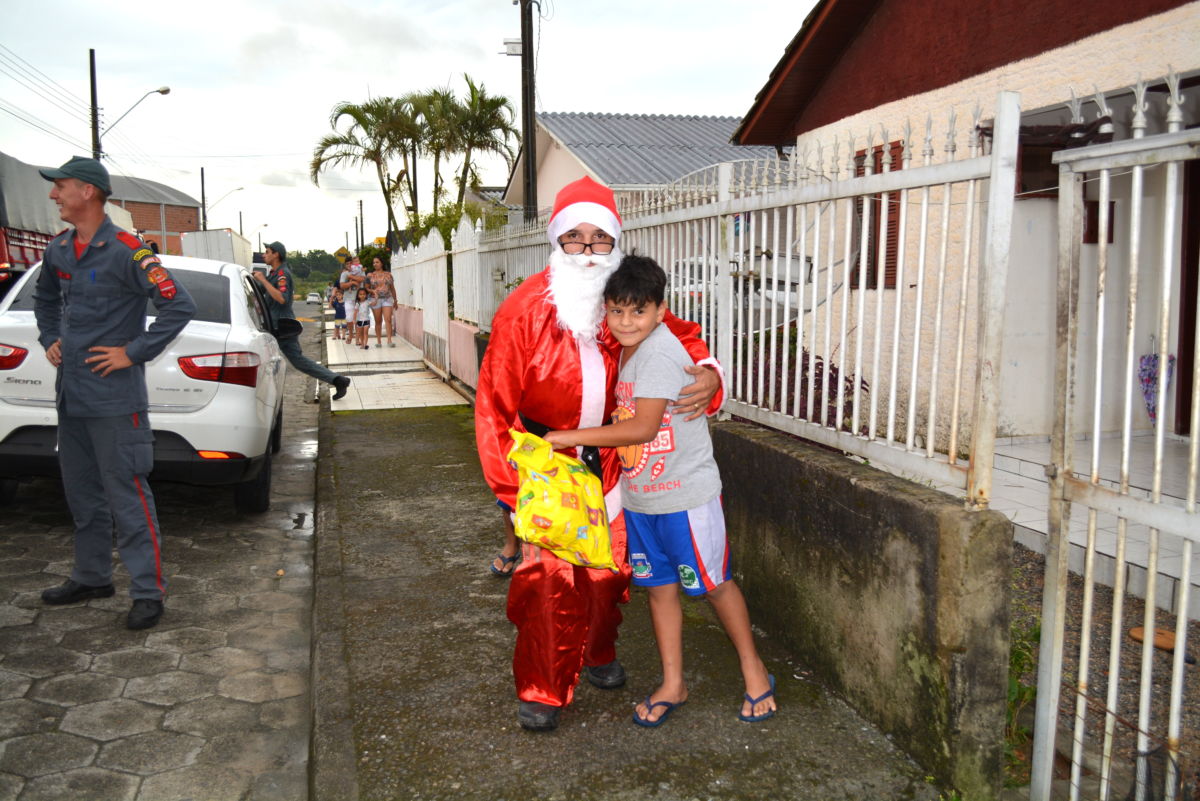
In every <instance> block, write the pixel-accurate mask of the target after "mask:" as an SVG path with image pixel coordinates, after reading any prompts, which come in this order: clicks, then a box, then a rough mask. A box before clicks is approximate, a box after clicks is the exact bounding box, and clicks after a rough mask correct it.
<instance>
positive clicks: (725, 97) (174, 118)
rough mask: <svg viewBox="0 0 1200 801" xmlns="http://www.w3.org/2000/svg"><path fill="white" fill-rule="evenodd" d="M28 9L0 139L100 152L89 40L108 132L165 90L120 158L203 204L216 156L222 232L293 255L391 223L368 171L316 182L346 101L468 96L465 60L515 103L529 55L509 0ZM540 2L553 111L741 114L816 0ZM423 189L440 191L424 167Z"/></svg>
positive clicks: (547, 101) (543, 67)
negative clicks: (517, 42)
mask: <svg viewBox="0 0 1200 801" xmlns="http://www.w3.org/2000/svg"><path fill="white" fill-rule="evenodd" d="M17 3H18V0H0V7H5V8H6V9H7V13H4V15H3V16H4V25H3V27H2V29H0V150H2V151H3V152H5V153H7V154H9V155H10V156H13V157H15V158H17V159H20V160H22V161H25V162H28V163H31V164H37V165H47V164H53V165H58V164H61V163H62V162H65V161H66V160H67V159H68V158H69V157H70V156H72V155H75V154H80V155H90V152H91V134H90V123H89V119H88V106H89V103H90V90H89V87H88V49H89V48H94V49H95V50H96V68H97V75H98V79H97V83H98V95H99V106H100V107H101V115H102V124H101V129H102V130H104V129H105V126H106V125H111V124H112V123H115V122H117V118H118V117H120V116H121V114H122V113H124V112H125V111H126V110H127V109H129V108H130V107H131V106H132V105H133V104H134V103H135V102H137V101H138V99H139V98H141V97H142V96H143V95H144V94H145V93H146V92H148V91H150V90H152V89H155V88H157V87H159V86H163V85H166V86H169V87H171V92H170V94H169V95H166V96H160V95H157V94H155V95H151V96H150V97H147V98H146V99H145V100H143V101H142V102H141V104H140V105H138V106H137V108H136V109H134V110H133V111H132V113H130V114H129V115H128V116H127V117H125V118H124V119H123V120H121V121H120V124H119V125H117V126H116V127H114V128H113V130H112V131H111V132H109V133H106V134H105V136H104V137H103V145H104V151H105V153H106V155H107V157H108V158H109V160H108V162H107V164H108V167H109V169H110V170H112V171H113V172H114V173H116V174H122V175H131V176H135V177H143V178H149V179H151V180H155V181H160V182H162V183H164V184H167V185H169V186H172V187H174V188H176V189H179V190H181V191H183V192H186V193H188V194H189V195H192V196H193V197H195V198H196V199H197V200H199V198H200V169H201V168H202V167H203V168H204V173H205V186H206V194H207V198H208V204H209V209H210V212H209V227H210V228H216V227H232V228H234V229H235V230H236V229H237V228H238V225H239V212H240V213H241V225H242V230H243V232H244V234H245V235H246V236H247V238H249V239H250V240H251V241H252V242H254V243H255V244H256V245H257V239H258V236H259V235H260V234H261V236H262V238H263V240H264V241H273V240H280V241H282V242H283V243H284V244H285V245H286V246H287V248H288V249H289V250H310V249H314V248H321V249H324V250H329V251H333V250H336V249H337V248H338V247H340V246H341V245H342V244H344V243H345V241H346V237H347V232H349V240H350V243H351V245H353V242H354V234H353V229H352V225H353V221H354V217H355V215H356V214H357V213H358V201H359V200H360V199H361V200H363V201H364V218H365V222H366V233H367V238H368V239H370V238H373V237H375V236H382V235H383V234H384V232H385V228H386V219H385V215H384V210H383V204H382V199H381V196H380V193H379V190H378V188H377V184H376V183H375V178H374V176H373V173H368V172H360V171H356V170H338V171H333V172H328V173H325V174H323V175H322V177H321V184H320V187H319V188H318V187H315V186H313V184H312V182H311V181H310V180H309V177H308V162H309V159H310V158H311V155H312V150H313V147H314V145H315V144H316V142H317V141H318V140H319V139H320V138H321V137H322V136H323V135H325V134H326V133H329V132H330V127H329V112H330V110H331V109H332V108H333V106H334V105H336V104H337V103H339V102H341V101H351V102H361V101H363V100H366V99H367V98H369V97H371V96H378V95H400V94H403V93H405V92H410V91H421V90H425V89H430V88H434V87H445V86H449V87H450V88H451V89H453V90H455V91H456V92H459V93H461V90H462V87H463V79H462V75H463V73H464V72H465V73H467V74H469V75H471V76H472V78H474V79H475V81H476V82H477V83H482V84H483V85H484V86H485V87H486V89H487V90H488V92H489V93H491V94H500V95H506V96H508V97H509V98H510V99H511V100H512V101H513V105H514V107H515V108H517V111H518V113H519V102H520V93H521V85H520V59H519V58H515V57H506V56H504V55H500V53H501V51H502V50H503V40H504V39H506V38H519V36H520V15H519V10H518V7H517V6H515V5H513V4H512V0H424V1H423V2H422V1H420V0H399V1H398V0H389V1H387V2H384V1H383V0H358V2H351V3H329V2H315V1H314V0H287V2H283V1H282V0H279V1H276V0H237V2H232V1H231V0H208V1H207V2H204V3H198V4H196V3H191V4H173V3H163V2H161V1H157V2H144V1H143V0H110V2H107V3H101V4H96V3H89V4H85V3H82V2H63V0H36V2H22V3H20V6H21V10H20V13H14V12H13V9H14V8H15V6H16V5H17ZM541 5H542V16H541V17H540V18H539V19H535V22H534V29H535V36H537V38H538V56H537V60H538V65H537V66H538V74H537V88H538V110H539V111H556V112H571V111H575V112H578V111H594V112H604V113H656V114H705V115H730V116H741V115H743V114H745V112H746V111H747V110H748V109H749V108H750V105H751V103H753V101H754V96H755V95H756V94H757V92H758V90H759V89H760V88H762V86H763V84H764V83H765V82H766V80H767V77H768V76H769V74H770V72H771V69H772V68H773V67H774V66H775V64H776V62H777V61H778V60H779V58H780V56H781V55H782V54H783V49H784V48H785V47H786V46H787V43H788V42H789V41H790V40H791V38H792V37H793V36H794V35H795V34H796V32H797V31H798V30H799V29H800V25H801V23H802V22H803V21H804V17H805V16H806V14H807V13H808V11H809V9H810V8H811V6H812V5H813V2H812V0H798V1H797V0H792V1H791V2H789V1H788V0H760V1H759V2H755V3H745V4H741V3H731V2H713V1H712V0H649V2H647V0H640V1H639V0H607V1H606V2H594V1H593V2H585V0H542V4H541ZM22 118H24V119H22ZM31 123H32V124H31ZM516 127H517V128H518V129H519V128H520V124H519V121H518V122H517V124H516ZM42 129H48V130H42ZM443 174H444V176H445V178H446V180H447V181H449V180H450V178H451V173H450V170H444V171H443ZM483 179H484V182H485V183H486V184H489V185H502V184H504V183H505V181H506V180H507V170H506V168H505V166H504V164H503V162H500V161H496V162H489V163H488V164H486V165H485V169H484V170H483ZM420 184H421V187H422V188H423V189H424V190H425V191H428V189H429V187H430V185H431V179H430V177H429V172H428V169H427V170H426V172H425V173H422V174H421V176H420ZM239 187H242V188H241V189H240V190H239V189H238V188H239ZM422 203H423V205H424V208H425V210H428V203H429V201H428V197H427V196H423V197H422ZM397 207H399V204H397ZM397 213H398V214H401V212H399V211H398V212H397ZM401 219H403V218H402V216H401ZM264 226H265V227H264Z"/></svg>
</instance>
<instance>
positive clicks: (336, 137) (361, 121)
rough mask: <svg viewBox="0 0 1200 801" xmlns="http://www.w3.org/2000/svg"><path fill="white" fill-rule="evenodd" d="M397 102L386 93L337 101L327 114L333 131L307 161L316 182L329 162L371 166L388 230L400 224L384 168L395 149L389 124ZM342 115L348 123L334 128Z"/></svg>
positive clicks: (393, 187) (389, 180)
mask: <svg viewBox="0 0 1200 801" xmlns="http://www.w3.org/2000/svg"><path fill="white" fill-rule="evenodd" d="M398 103H399V101H397V100H395V99H394V98H390V97H381V98H374V99H372V100H368V101H367V102H365V103H346V102H342V103H338V104H337V105H336V106H334V108H333V112H332V113H331V114H330V117H329V125H330V127H332V128H333V129H334V133H331V134H326V135H325V136H324V137H322V138H321V141H320V142H318V143H317V146H316V148H314V149H313V155H312V160H311V161H310V162H309V177H310V178H312V182H313V183H314V184H316V185H318V186H320V182H319V178H320V174H321V171H322V170H324V169H325V168H326V167H327V166H329V165H343V164H344V165H349V166H353V167H366V166H368V165H370V166H371V167H374V168H375V176H376V178H377V179H378V181H379V189H380V191H381V192H382V193H383V202H384V205H385V206H386V208H387V221H388V231H389V232H390V231H397V230H399V228H400V226H399V225H397V223H396V214H395V212H394V211H393V210H392V197H393V196H394V194H395V192H396V185H395V183H394V182H393V181H392V179H391V177H390V175H389V170H388V162H389V159H391V158H392V157H393V156H394V155H395V154H396V153H397V152H398V150H399V148H398V146H397V140H396V138H395V131H394V130H393V127H392V123H393V121H394V117H395V116H396V112H397V105H398ZM343 118H348V119H349V120H350V125H349V127H348V128H347V129H346V130H345V131H338V123H339V122H341V120H342V119H343Z"/></svg>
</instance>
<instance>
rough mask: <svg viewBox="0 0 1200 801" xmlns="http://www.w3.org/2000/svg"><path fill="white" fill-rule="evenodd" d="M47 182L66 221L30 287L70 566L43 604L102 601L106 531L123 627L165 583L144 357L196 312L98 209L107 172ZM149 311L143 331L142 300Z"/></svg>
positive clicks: (108, 574)
mask: <svg viewBox="0 0 1200 801" xmlns="http://www.w3.org/2000/svg"><path fill="white" fill-rule="evenodd" d="M40 172H41V174H42V177H43V178H45V179H46V180H48V181H53V182H54V188H53V189H51V190H50V199H51V200H53V201H54V202H55V203H56V204H58V208H59V214H60V215H61V217H62V219H63V220H65V221H66V222H68V223H71V224H72V225H74V230H72V229H67V230H66V231H63V232H62V233H60V234H59V235H58V236H56V237H55V238H54V239H53V240H51V242H50V244H49V245H48V246H47V247H46V252H45V255H44V256H43V258H42V268H41V272H40V273H39V274H38V277H37V288H36V292H35V293H34V311H35V314H36V317H37V325H38V340H39V341H40V342H41V343H42V346H43V347H44V348H45V349H46V358H47V359H49V360H50V363H51V364H53V365H54V366H55V367H57V368H58V375H57V381H56V384H55V395H56V403H57V407H58V461H59V467H60V469H61V472H62V479H63V489H64V491H65V493H66V497H67V504H68V506H69V507H70V509H71V516H72V517H73V518H74V520H75V566H74V568H73V569H72V571H71V577H70V578H69V579H67V581H66V582H65V583H63V584H62V585H61V586H59V587H54V588H52V589H49V590H46V591H45V592H43V593H42V600H43V601H44V602H45V603H48V604H69V603H75V602H78V601H83V600H86V599H88V598H107V597H109V596H111V595H112V594H113V592H114V589H113V584H112V571H113V566H112V545H113V526H114V523H115V526H116V532H117V539H116V544H117V550H118V552H119V553H120V556H121V561H122V562H123V563H124V564H125V567H126V568H127V569H128V571H129V575H130V588H129V594H130V597H131V598H132V599H133V605H132V607H131V608H130V610H129V615H128V616H127V618H126V625H127V626H128V627H129V628H131V629H144V628H149V627H151V626H153V625H155V624H156V623H158V620H159V618H160V617H162V613H163V597H164V595H165V593H166V580H165V579H164V578H163V573H162V550H161V537H160V533H159V530H158V517H157V515H156V513H155V509H154V495H153V494H152V493H151V491H150V485H149V483H148V482H147V481H146V475H147V474H148V473H149V472H150V470H151V468H152V467H153V465H154V434H153V432H152V431H151V430H150V420H149V418H148V416H147V407H148V405H149V400H148V397H147V393H146V372H145V363H146V362H148V361H150V360H151V359H153V358H154V357H155V356H157V355H158V354H159V353H161V352H162V351H163V349H164V348H166V346H167V344H168V343H170V341H171V340H172V339H174V338H175V337H176V335H178V334H179V332H180V331H181V330H183V327H184V326H185V325H187V323H188V320H190V319H191V318H192V315H193V314H195V311H196V306H195V304H194V303H193V302H192V298H191V296H190V295H188V292H187V290H186V289H184V287H182V286H181V285H179V284H176V283H175V282H174V280H172V278H171V274H170V273H169V272H168V271H167V269H166V268H165V267H163V266H162V264H161V263H160V262H159V259H158V256H156V255H155V254H154V252H153V251H152V250H151V249H150V248H148V247H146V245H145V244H144V243H143V242H142V241H141V240H140V239H138V238H137V237H136V236H134V235H133V234H130V233H128V232H126V231H123V230H121V229H119V228H117V227H116V226H115V225H113V222H112V220H110V219H109V218H108V215H106V214H105V213H104V202H105V200H106V199H107V197H108V195H109V194H111V192H112V189H111V184H110V182H109V178H108V170H106V169H105V168H104V165H102V164H101V163H100V162H99V161H96V160H95V159H89V158H83V157H81V156H75V157H73V158H72V159H71V160H70V161H68V162H67V163H66V164H64V165H62V166H61V167H59V168H58V169H44V170H41V171H40ZM147 298H151V299H152V300H153V302H154V306H155V308H156V309H157V313H158V315H157V318H156V319H155V321H154V323H153V324H152V325H150V327H149V328H148V329H147V328H146V299H147Z"/></svg>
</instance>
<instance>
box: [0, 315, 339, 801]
mask: <svg viewBox="0 0 1200 801" xmlns="http://www.w3.org/2000/svg"><path fill="white" fill-rule="evenodd" d="M306 329H307V330H306V332H305V334H304V346H305V349H306V350H308V351H309V352H310V354H313V353H315V352H318V349H319V341H318V339H317V327H316V326H315V325H309V326H306ZM312 385H313V382H312V380H311V379H309V378H307V377H306V376H304V375H302V374H301V373H298V372H296V371H294V370H291V371H289V373H288V379H287V398H286V400H285V406H284V420H285V423H284V444H283V450H282V451H281V452H280V453H279V454H277V455H276V457H275V461H274V488H273V492H272V496H273V497H272V504H271V510H270V511H269V512H267V513H265V514H262V515H250V516H239V515H238V514H237V513H236V512H235V511H234V508H233V494H232V490H231V489H229V488H223V487H207V488H206V487H189V486H184V485H179V484H163V483H157V484H154V491H155V495H156V498H157V502H158V510H159V518H160V524H161V527H162V532H163V560H164V572H165V573H166V576H167V580H168V598H167V604H166V614H165V615H164V617H163V619H162V622H161V623H160V624H159V625H158V626H157V627H155V628H152V629H149V630H147V631H129V630H128V629H126V628H125V625H124V619H125V613H126V611H127V610H128V608H129V597H128V594H127V590H128V584H129V582H128V575H127V574H126V573H125V572H124V570H123V569H122V568H120V567H118V568H117V576H116V580H115V583H116V586H117V594H116V596H114V597H112V598H107V599H103V600H92V601H88V602H86V603H83V604H75V605H72V606H67V607H48V606H45V605H43V604H42V602H41V599H40V593H41V591H42V590H43V589H45V588H47V587H51V586H54V585H56V584H59V583H61V582H62V581H63V579H64V578H66V577H67V576H68V575H69V573H70V570H71V563H72V544H71V543H72V525H71V519H70V515H69V513H68V512H67V509H66V504H65V501H64V498H63V493H62V488H61V485H60V484H59V482H58V480H57V479H54V480H38V481H35V482H33V483H29V484H22V485H21V490H20V492H19V494H18V497H17V500H16V502H15V503H14V504H13V505H12V506H9V507H6V508H4V509H3V510H0V801H16V800H17V799H19V801H35V800H39V799H65V798H73V799H80V801H85V800H86V801H110V799H111V800H112V801H176V800H178V801H182V800H183V799H203V800H204V801H224V799H230V800H231V801H233V800H235V799H247V798H249V799H262V800H263V801H266V800H268V799H279V800H280V801H283V800H284V799H286V801H303V799H306V798H307V797H308V784H307V757H308V742H309V731H310V722H309V708H310V707H309V698H310V688H309V642H310V612H311V607H312V534H313V490H314V470H315V465H316V455H317V441H316V440H317V428H316V421H317V414H318V406H317V405H316V404H313V403H305V399H306V396H307V399H308V400H311V398H312ZM115 558H116V557H115V555H114V559H115ZM117 562H118V565H119V560H117Z"/></svg>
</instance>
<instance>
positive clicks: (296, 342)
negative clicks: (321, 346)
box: [279, 337, 338, 384]
mask: <svg viewBox="0 0 1200 801" xmlns="http://www.w3.org/2000/svg"><path fill="white" fill-rule="evenodd" d="M279 350H280V351H281V352H282V353H283V355H284V356H285V357H286V358H287V360H288V361H289V362H291V364H292V367H295V368H296V369H297V370H299V371H300V372H302V373H304V374H305V375H311V376H312V377H313V378H315V379H317V380H318V381H324V382H325V383H326V384H332V383H333V381H334V379H335V378H337V377H338V374H337V373H335V372H333V371H332V370H330V369H329V368H328V367H326V366H325V365H323V364H318V363H317V362H314V361H313V360H312V359H310V358H308V357H307V356H305V355H304V352H303V351H301V350H300V337H281V338H280V339H279Z"/></svg>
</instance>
